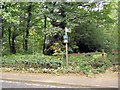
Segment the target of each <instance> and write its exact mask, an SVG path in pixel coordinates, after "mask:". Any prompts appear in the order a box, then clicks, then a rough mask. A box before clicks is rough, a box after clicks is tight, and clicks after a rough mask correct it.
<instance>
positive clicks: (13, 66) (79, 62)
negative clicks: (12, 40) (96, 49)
mask: <svg viewBox="0 0 120 90" xmlns="http://www.w3.org/2000/svg"><path fill="white" fill-rule="evenodd" d="M115 58H116V59H117V55H116V56H115ZM101 61H102V55H92V56H91V61H90V60H89V57H88V56H85V55H77V56H69V66H68V67H66V60H65V57H64V56H46V55H41V54H38V53H37V54H35V55H20V54H17V55H9V56H3V58H2V67H3V68H4V70H5V71H11V70H18V71H19V70H24V71H28V72H38V73H39V72H40V73H55V74H59V73H77V74H85V75H86V76H89V74H91V73H93V74H98V73H101V72H104V71H105V70H104V69H103V68H102V65H98V64H97V63H98V62H101ZM111 66H112V55H107V56H106V57H105V69H106V68H108V67H111ZM7 68H9V70H7Z"/></svg>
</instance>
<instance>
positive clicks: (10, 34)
mask: <svg viewBox="0 0 120 90" xmlns="http://www.w3.org/2000/svg"><path fill="white" fill-rule="evenodd" d="M8 31H9V38H8V39H9V47H10V53H12V46H11V41H10V38H11V29H10V27H9V28H8Z"/></svg>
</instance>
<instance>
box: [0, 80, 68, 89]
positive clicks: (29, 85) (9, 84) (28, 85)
mask: <svg viewBox="0 0 120 90" xmlns="http://www.w3.org/2000/svg"><path fill="white" fill-rule="evenodd" d="M1 82H2V88H65V87H62V86H54V85H43V84H34V83H25V82H16V81H7V80H0V83H1ZM69 88H70V87H69Z"/></svg>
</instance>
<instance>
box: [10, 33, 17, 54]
mask: <svg viewBox="0 0 120 90" xmlns="http://www.w3.org/2000/svg"><path fill="white" fill-rule="evenodd" d="M11 49H12V50H11V51H12V53H13V54H16V48H15V36H14V35H13V37H12V48H11Z"/></svg>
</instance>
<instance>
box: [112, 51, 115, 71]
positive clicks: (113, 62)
mask: <svg viewBox="0 0 120 90" xmlns="http://www.w3.org/2000/svg"><path fill="white" fill-rule="evenodd" d="M114 55H115V52H114V49H112V66H113V72H115V56H114Z"/></svg>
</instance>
